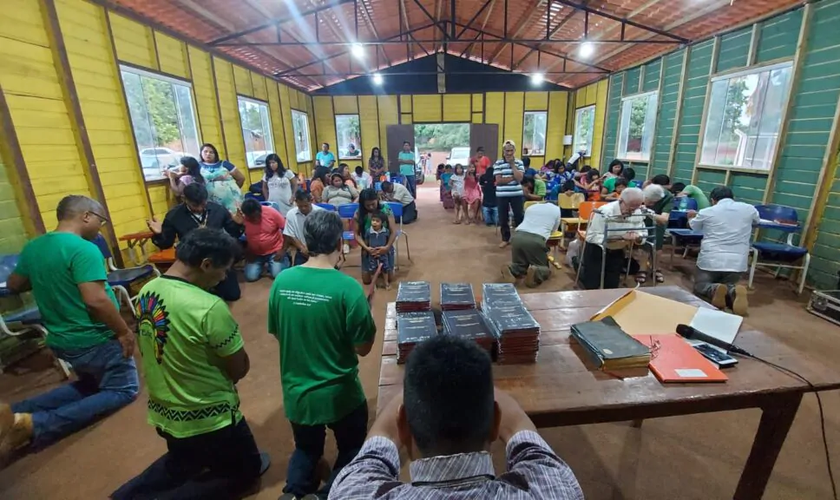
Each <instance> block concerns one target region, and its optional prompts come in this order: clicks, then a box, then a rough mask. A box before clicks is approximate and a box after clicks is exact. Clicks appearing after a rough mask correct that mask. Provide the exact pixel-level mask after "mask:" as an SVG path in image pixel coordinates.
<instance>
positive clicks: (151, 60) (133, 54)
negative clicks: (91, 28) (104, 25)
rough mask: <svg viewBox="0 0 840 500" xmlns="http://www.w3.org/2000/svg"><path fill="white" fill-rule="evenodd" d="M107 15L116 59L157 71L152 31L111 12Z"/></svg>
mask: <svg viewBox="0 0 840 500" xmlns="http://www.w3.org/2000/svg"><path fill="white" fill-rule="evenodd" d="M108 15H109V17H110V20H111V32H112V33H113V36H114V44H115V45H116V47H117V58H118V59H119V60H120V61H125V62H127V63H131V64H136V65H138V66H142V67H144V68H154V69H158V65H157V58H156V57H155V44H154V40H153V39H152V29H151V28H149V27H148V26H143V25H142V24H140V23H138V22H136V21H132V20H131V19H128V18H126V17H123V16H121V15H119V14H114V13H113V12H110V13H109V14H108Z"/></svg>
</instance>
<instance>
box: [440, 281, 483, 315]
mask: <svg viewBox="0 0 840 500" xmlns="http://www.w3.org/2000/svg"><path fill="white" fill-rule="evenodd" d="M440 308H441V309H443V310H444V311H463V310H465V309H475V295H473V287H472V285H471V284H469V283H441V284H440Z"/></svg>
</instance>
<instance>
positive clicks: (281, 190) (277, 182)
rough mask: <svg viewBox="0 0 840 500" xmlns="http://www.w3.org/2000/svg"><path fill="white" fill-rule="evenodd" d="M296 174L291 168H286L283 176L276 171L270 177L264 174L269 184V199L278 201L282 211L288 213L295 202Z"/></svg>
mask: <svg viewBox="0 0 840 500" xmlns="http://www.w3.org/2000/svg"><path fill="white" fill-rule="evenodd" d="M294 178H295V174H294V173H292V171H291V170H286V173H285V174H284V175H282V176H280V175H279V174H277V173H275V174H274V175H272V176H271V177H269V178H268V179H266V178H265V175H263V182H265V183H266V185H267V186H268V200H267V201H273V202H274V203H277V204H278V205H279V206H280V213H281V214H283V215H286V214H287V213H288V212H289V210H291V209H292V207H293V206H294V203H291V201H292V179H294Z"/></svg>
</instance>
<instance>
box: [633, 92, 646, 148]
mask: <svg viewBox="0 0 840 500" xmlns="http://www.w3.org/2000/svg"><path fill="white" fill-rule="evenodd" d="M647 106H648V101H647V98H646V97H644V98H639V99H635V100H634V101H633V104H631V105H630V138H631V139H633V138H635V139H641V138H642V134H643V133H644V131H645V115H646V114H647Z"/></svg>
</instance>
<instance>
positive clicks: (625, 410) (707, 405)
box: [377, 286, 840, 499]
mask: <svg viewBox="0 0 840 500" xmlns="http://www.w3.org/2000/svg"><path fill="white" fill-rule="evenodd" d="M625 291H626V290H591V291H571V292H553V293H532V294H526V295H523V296H522V298H523V302H524V303H525V305H526V307H527V308H528V309H529V310H530V311H531V313H532V314H533V315H534V318H535V319H536V320H537V321H538V322H539V323H540V325H541V333H540V352H539V356H538V359H537V362H536V363H535V364H528V365H499V364H496V365H494V367H493V377H494V379H495V383H496V385H497V386H498V387H499V388H501V389H504V390H506V391H508V392H510V394H511V395H512V396H513V397H514V398H515V399H516V400H517V401H518V402H519V404H520V405H522V408H523V409H524V410H525V412H526V413H527V414H528V415H529V416H530V417H531V419H532V420H533V421H534V423H535V424H536V425H537V427H560V426H566V425H580V424H594V423H603V422H620V421H628V420H641V419H646V418H657V417H670V416H678V415H691V414H695V413H709V412H719V411H730V410H739V409H745V408H761V410H762V415H761V421H760V423H759V426H758V430H757V432H756V435H755V440H754V442H753V446H752V450H751V451H750V455H749V458H748V459H747V463H746V465H745V466H744V470H743V472H742V473H741V479H740V482H739V483H738V488H737V490H736V491H735V494H734V497H733V498H735V499H756V498H761V496H762V494H763V493H764V489H765V487H766V486H767V481H768V480H769V479H770V474H771V472H772V471H773V466H774V465H775V463H776V458H777V456H778V455H779V451H780V450H781V448H782V444H783V443H784V441H785V437H786V436H787V433H788V430H789V429H790V426H791V424H792V423H793V419H794V417H795V416H796V412H797V410H798V408H799V403H800V401H801V400H802V396H803V394H805V393H806V392H810V391H811V389H810V388H809V386H808V385H807V384H805V383H804V382H802V381H800V380H798V379H796V378H793V377H791V376H789V375H786V374H784V373H782V372H780V371H778V370H776V369H774V368H772V367H770V366H767V365H766V364H764V363H761V362H759V361H755V360H752V359H743V358H741V359H740V363H739V364H738V365H737V366H736V367H735V368H731V369H727V370H726V374H727V375H728V376H729V381H727V382H726V383H723V384H674V385H670V384H669V385H667V386H666V385H663V384H662V383H660V382H659V381H658V380H657V379H656V377H654V375H653V374H651V373H648V374H647V375H646V376H639V377H634V378H625V379H623V380H622V379H618V378H615V377H613V376H610V375H607V374H606V373H603V372H600V371H597V370H593V369H592V368H591V365H589V366H587V364H585V363H586V362H585V361H584V359H585V358H584V355H583V353H582V352H580V351H579V349H580V347H579V346H578V345H577V344H570V343H569V329H570V327H571V325H572V324H574V323H579V322H582V321H587V320H588V319H589V318H590V317H591V316H592V315H593V314H595V313H596V312H597V311H598V310H600V309H601V308H602V307H604V306H605V305H607V304H609V303H610V302H612V301H613V300H615V299H616V298H618V297H619V296H620V295H621V294H622V293H624V292H625ZM644 291H645V292H647V293H651V294H654V295H659V296H662V297H667V298H670V299H673V300H677V301H680V302H684V303H688V304H691V305H694V306H698V307H711V306H709V305H708V304H707V303H706V302H704V301H702V300H700V299H698V298H697V297H695V296H694V295H692V294H691V293H689V292H688V291H686V290H683V289H682V288H679V287H676V286H658V287H656V288H652V287H651V288H645V289H644ZM395 325H396V309H395V306H394V303H390V304H388V309H387V315H386V320H385V338H384V343H383V346H382V365H381V369H380V375H379V398H378V401H377V405H378V408H377V413H378V412H379V411H381V410H382V408H383V407H384V405H385V404H386V403H387V402H388V401H389V400H390V399H391V397H393V395H394V394H396V393H397V392H398V391H399V389H400V388H401V387H402V380H403V372H404V368H403V365H397V360H396V347H397V346H396V339H397V334H396V329H395ZM736 344H737V345H738V346H740V347H742V348H744V349H746V350H747V351H749V352H752V353H753V354H754V355H756V356H758V357H761V358H763V359H766V360H768V361H771V362H773V363H776V364H779V365H781V366H784V367H786V368H789V369H791V370H794V371H796V372H798V373H800V374H801V375H802V376H804V377H806V378H808V379H809V380H811V382H813V383H814V386H815V387H816V388H817V390H831V389H838V388H840V372H839V371H838V370H836V369H834V368H831V367H827V366H825V365H822V364H820V363H818V362H816V361H814V360H813V359H811V358H810V357H809V356H808V354H807V353H803V352H800V351H796V350H794V349H791V348H790V347H787V346H786V345H785V344H783V343H781V342H779V341H778V340H775V339H774V338H772V337H770V336H768V335H766V334H764V333H761V332H759V331H756V330H751V329H750V328H749V327H748V326H744V327H742V330H741V332H740V333H739V335H738V337H737V339H736Z"/></svg>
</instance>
